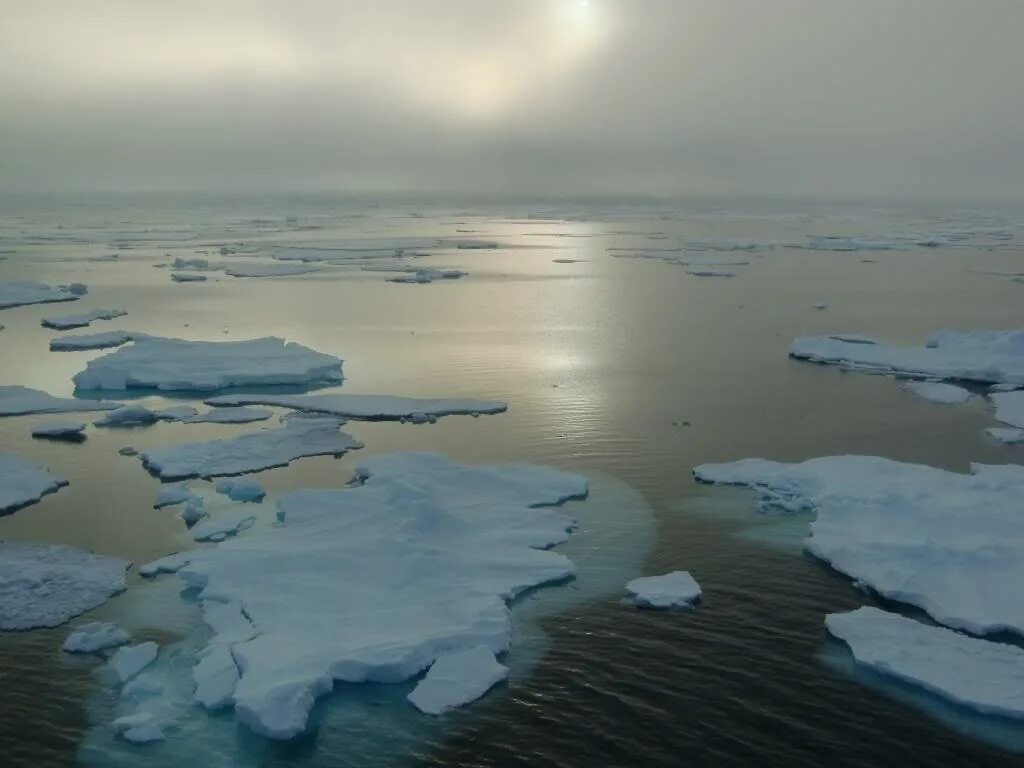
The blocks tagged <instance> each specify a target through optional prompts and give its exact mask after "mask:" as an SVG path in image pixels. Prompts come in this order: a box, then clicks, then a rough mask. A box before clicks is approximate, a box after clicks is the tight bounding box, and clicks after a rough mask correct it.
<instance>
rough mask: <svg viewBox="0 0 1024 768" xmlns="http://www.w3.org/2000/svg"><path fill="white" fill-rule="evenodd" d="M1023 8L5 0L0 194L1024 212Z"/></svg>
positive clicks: (612, 1) (781, 2)
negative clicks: (1020, 204)
mask: <svg viewBox="0 0 1024 768" xmlns="http://www.w3.org/2000/svg"><path fill="white" fill-rule="evenodd" d="M1022 41H1024V0H361V1H360V2H349V1H348V0H290V1H289V2H283V0H275V1H274V2H271V1H270V0H106V1H104V0H0V73H3V74H2V75H0V105H2V106H0V191H12V190H13V191H19V190H51V189H53V190H62V189H94V188H98V189H228V190H233V189H239V190H244V189H250V190H274V189H286V190H294V189H339V190H345V191H352V190H362V189H366V190H372V191H383V190H407V189H408V190H421V191H426V190H432V189H440V190H453V191H472V190H477V189H479V190H485V191H499V192H501V191H507V192H516V193H524V192H525V193H536V194H563V193H579V192H585V193H601V194H615V193H627V194H632V193H651V194H673V193H679V194H686V195H700V194H707V195H716V196H717V195H731V194H735V195H780V196H800V195H818V194H820V195H835V196H858V195H868V196H875V195H887V196H888V195H922V194H923V195H942V196H991V197H998V196H1011V197H1024V43H1022Z"/></svg>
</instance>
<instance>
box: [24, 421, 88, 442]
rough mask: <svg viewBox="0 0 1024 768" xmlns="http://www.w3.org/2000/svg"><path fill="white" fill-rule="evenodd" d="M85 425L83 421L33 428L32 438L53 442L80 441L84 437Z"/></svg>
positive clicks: (55, 422)
mask: <svg viewBox="0 0 1024 768" xmlns="http://www.w3.org/2000/svg"><path fill="white" fill-rule="evenodd" d="M83 432H85V423H84V422H81V421H53V422H48V423H46V424H39V425H38V426H35V427H32V437H48V438H51V439H53V440H79V439H81V438H83V437H84V435H83V434H82V433H83Z"/></svg>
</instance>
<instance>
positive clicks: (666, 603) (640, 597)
mask: <svg viewBox="0 0 1024 768" xmlns="http://www.w3.org/2000/svg"><path fill="white" fill-rule="evenodd" d="M626 591H627V592H629V594H630V595H632V597H633V601H634V602H635V603H636V604H637V605H640V606H643V607H644V608H689V607H691V606H692V605H693V604H694V603H695V602H696V601H697V600H699V599H700V596H701V590H700V586H699V585H698V584H697V581H696V579H694V578H693V576H692V575H690V572H689V571H672V572H671V573H665V574H662V575H661V576H642V577H640V578H638V579H633V580H632V581H630V582H629V583H627V584H626Z"/></svg>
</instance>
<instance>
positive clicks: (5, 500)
mask: <svg viewBox="0 0 1024 768" xmlns="http://www.w3.org/2000/svg"><path fill="white" fill-rule="evenodd" d="M67 484H68V481H67V480H64V479H62V478H59V477H56V476H54V475H51V474H50V470H48V469H46V468H45V467H40V466H39V465H37V464H33V463H32V462H29V461H26V460H25V459H22V458H21V457H19V456H15V455H14V454H13V453H0V515H6V514H9V513H11V512H14V511H16V510H18V509H21V508H22V507H27V506H29V505H30V504H35V503H36V502H37V501H39V500H40V499H41V498H43V496H45V495H47V494H48V493H56V492H57V491H58V490H60V489H61V488H63V487H64V486H65V485H67Z"/></svg>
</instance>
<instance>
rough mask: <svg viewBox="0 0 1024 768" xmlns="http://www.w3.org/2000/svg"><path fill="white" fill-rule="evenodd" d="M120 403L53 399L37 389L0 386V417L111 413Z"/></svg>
mask: <svg viewBox="0 0 1024 768" xmlns="http://www.w3.org/2000/svg"><path fill="white" fill-rule="evenodd" d="M120 407H121V403H115V402H112V401H110V400H79V399H77V398H70V397H54V396H53V395H50V394H48V393H46V392H43V391H42V390H39V389H29V388H28V387H20V386H17V385H6V386H4V385H0V416H25V415H26V414H29V413H74V412H78V411H112V410H114V409H115V408H120Z"/></svg>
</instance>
